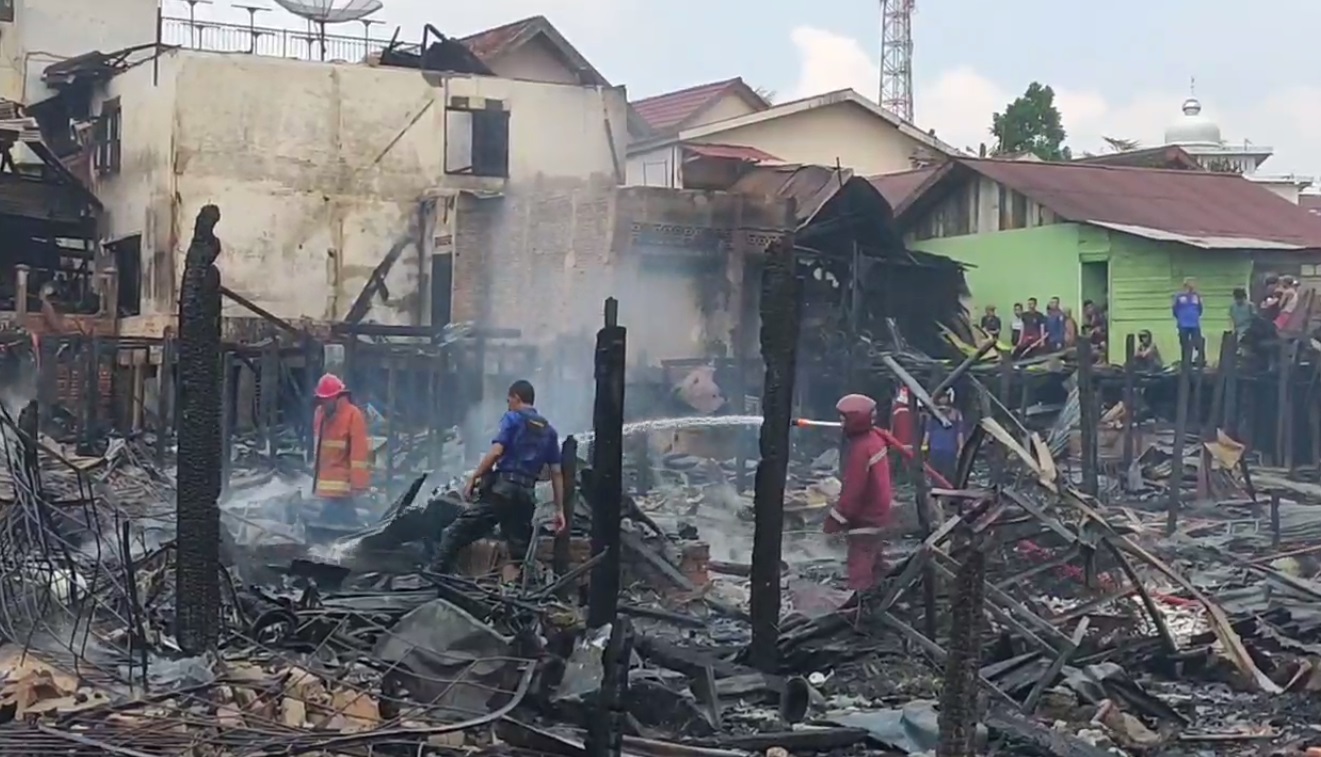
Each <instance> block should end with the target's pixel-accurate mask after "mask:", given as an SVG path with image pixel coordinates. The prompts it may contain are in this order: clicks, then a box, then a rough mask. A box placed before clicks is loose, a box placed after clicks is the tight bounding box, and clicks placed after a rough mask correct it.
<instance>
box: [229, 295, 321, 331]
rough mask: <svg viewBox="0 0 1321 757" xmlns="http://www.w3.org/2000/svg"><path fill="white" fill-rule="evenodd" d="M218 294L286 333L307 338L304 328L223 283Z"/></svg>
mask: <svg viewBox="0 0 1321 757" xmlns="http://www.w3.org/2000/svg"><path fill="white" fill-rule="evenodd" d="M220 294H222V295H224V297H225V298H226V299H229V300H232V301H233V302H235V303H237V304H238V305H240V306H242V307H244V308H246V309H248V310H251V311H252V312H253V313H255V314H257V315H258V316H260V317H261V318H262V320H264V321H266V322H267V323H269V324H271V325H272V326H275V327H276V328H278V329H280V330H281V331H284V332H286V333H288V334H292V335H293V336H295V337H298V338H299V339H307V338H308V333H307V332H306V331H304V330H302V329H300V328H298V327H297V326H295V325H293V324H292V323H290V322H288V321H286V320H285V319H283V318H281V317H280V316H278V315H276V314H275V313H272V312H271V311H269V310H267V309H266V308H264V307H262V306H261V305H258V304H257V303H255V302H253V301H252V300H250V299H248V298H247V297H244V296H243V295H241V294H239V293H238V292H235V291H234V290H232V289H230V288H229V287H227V286H225V285H223V284H222V285H220Z"/></svg>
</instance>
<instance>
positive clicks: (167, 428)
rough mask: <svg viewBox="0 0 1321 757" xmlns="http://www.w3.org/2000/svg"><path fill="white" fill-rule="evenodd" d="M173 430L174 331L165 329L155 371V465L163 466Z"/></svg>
mask: <svg viewBox="0 0 1321 757" xmlns="http://www.w3.org/2000/svg"><path fill="white" fill-rule="evenodd" d="M173 429H174V329H171V328H166V329H165V333H164V334H163V336H162V339H161V364H160V368H159V369H158V370H157V371H156V464H157V465H164V464H165V452H166V450H167V449H169V446H170V432H171V431H173Z"/></svg>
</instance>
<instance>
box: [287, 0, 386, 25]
mask: <svg viewBox="0 0 1321 757" xmlns="http://www.w3.org/2000/svg"><path fill="white" fill-rule="evenodd" d="M275 3H276V5H279V6H280V7H281V8H284V9H285V10H287V11H289V12H290V13H292V14H294V15H295V16H300V17H302V18H305V19H307V20H308V21H311V22H312V23H314V24H317V25H320V26H324V25H326V24H342V23H345V22H347V21H357V20H358V19H361V18H366V17H367V16H370V15H371V14H373V13H375V12H376V11H378V10H380V9H381V8H382V5H381V0H275Z"/></svg>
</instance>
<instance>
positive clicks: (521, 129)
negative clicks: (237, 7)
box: [98, 51, 626, 332]
mask: <svg viewBox="0 0 1321 757" xmlns="http://www.w3.org/2000/svg"><path fill="white" fill-rule="evenodd" d="M152 69H153V67H152V66H150V65H148V66H142V67H139V68H137V69H134V70H132V71H130V72H128V73H127V74H124V75H122V76H120V77H118V78H117V79H115V80H114V81H113V82H112V83H111V86H110V88H109V90H108V91H107V92H106V93H105V96H106V97H112V96H119V97H120V98H121V106H122V108H123V112H124V116H123V118H124V126H123V132H124V146H123V155H124V164H125V169H124V171H123V172H121V174H120V175H119V176H116V177H111V178H109V179H106V180H104V181H102V182H101V185H100V186H99V187H98V192H99V193H100V194H101V196H102V197H103V198H104V199H105V200H106V202H107V204H108V205H109V206H110V208H109V209H110V215H111V221H110V226H111V231H112V233H111V236H116V237H117V236H125V235H128V234H133V233H142V234H143V236H144V239H143V267H144V273H143V278H144V289H145V292H144V300H145V301H144V313H145V314H147V315H145V316H144V317H143V318H141V319H138V320H139V323H138V324H137V326H136V327H134V326H133V325H132V324H126V329H127V330H128V331H130V332H152V331H158V330H159V327H160V326H161V325H163V322H164V321H167V320H168V316H169V314H170V313H172V312H173V310H174V305H173V303H174V301H175V296H176V292H177V281H178V275H179V271H181V270H182V259H183V258H182V256H183V251H184V249H185V247H186V246H187V241H188V236H189V234H190V233H191V225H192V219H193V217H194V216H195V215H196V213H197V210H198V209H199V208H200V207H201V206H202V205H204V204H207V203H216V204H217V205H219V206H220V208H221V212H222V214H223V219H222V221H221V223H220V225H219V226H218V227H217V233H218V234H219V236H220V238H221V239H222V240H223V242H224V246H225V249H224V252H223V253H222V255H221V257H220V260H219V261H218V264H219V266H220V268H221V271H222V273H223V275H224V280H225V284H226V285H227V286H229V287H230V288H231V289H233V290H235V291H236V292H239V293H241V294H243V295H245V296H247V297H249V298H250V299H252V300H253V301H254V302H255V303H256V304H258V305H260V306H262V307H264V308H266V309H268V310H270V311H271V312H273V313H275V314H276V315H279V316H281V317H285V318H289V319H293V320H297V319H300V318H306V319H311V320H333V319H339V318H342V317H343V316H344V314H345V313H346V312H347V310H348V309H349V307H350V306H351V304H352V302H353V299H354V298H355V297H356V296H357V294H358V292H359V291H361V289H362V287H363V286H364V285H365V284H366V283H367V280H368V278H369V276H370V274H371V272H372V270H373V268H374V267H375V266H376V265H377V263H378V262H379V261H380V260H381V259H382V257H383V256H384V255H385V254H386V252H387V251H388V250H389V249H390V247H391V246H392V245H394V244H395V243H396V242H397V241H399V240H400V239H401V238H408V239H414V238H422V239H424V240H425V241H424V242H423V243H422V247H423V249H422V250H420V251H419V250H418V244H417V243H416V241H414V242H413V243H411V244H409V245H408V246H407V247H406V248H405V249H404V251H403V254H402V255H401V257H400V258H399V260H398V262H397V263H396V265H395V266H394V268H393V269H392V271H391V273H390V274H389V275H388V276H387V278H386V285H387V288H388V289H389V295H390V296H389V299H388V300H387V301H385V302H381V301H380V300H379V299H378V300H377V301H376V302H374V303H373V306H372V309H371V311H370V312H369V314H368V317H367V320H369V321H376V322H382V323H419V322H422V323H425V322H426V321H427V319H428V318H429V313H430V298H429V296H428V292H427V288H428V286H427V281H428V279H429V272H430V271H429V269H430V259H429V257H430V254H431V251H432V250H433V249H434V248H438V247H445V246H446V245H449V244H453V245H454V248H455V252H456V254H457V257H458V258H459V259H463V258H468V259H469V260H472V259H481V258H483V257H487V258H489V257H491V256H494V255H497V254H499V253H498V251H496V250H493V249H491V248H489V247H477V246H468V247H466V248H465V247H464V246H463V245H462V244H455V243H454V242H453V240H451V239H447V238H446V237H447V236H448V233H449V231H448V230H449V229H450V228H452V227H451V224H452V222H453V218H452V217H451V216H450V215H449V214H448V210H449V209H451V208H453V206H454V204H455V202H456V201H461V200H462V198H460V197H459V195H462V194H465V193H479V194H482V195H491V194H504V195H508V196H509V197H511V198H518V197H526V198H530V197H536V196H537V195H538V193H540V192H543V191H549V192H551V193H552V194H553V195H555V196H558V193H560V192H561V191H562V190H563V188H564V187H570V186H582V187H590V186H598V185H602V184H612V183H613V182H614V178H613V177H614V175H615V160H614V157H613V155H612V147H613V151H614V154H617V155H621V156H622V155H623V151H624V140H625V139H626V129H625V128H624V123H625V120H624V119H625V107H626V105H625V103H626V99H625V95H624V92H623V91H622V90H621V89H599V88H594V87H579V86H569V85H559V84H545V83H537V82H526V81H514V80H508V79H497V78H491V77H474V76H458V75H455V76H448V77H445V78H444V79H442V80H440V81H439V82H437V83H435V84H434V85H433V83H428V81H427V80H425V79H423V77H422V76H421V75H420V74H419V73H418V72H417V71H410V70H405V69H393V68H376V67H369V66H364V65H354V64H322V63H307V62H301V61H289V60H283V59H278V58H263V57H257V56H248V55H223V54H213V53H199V52H192V51H175V52H171V53H169V54H167V55H165V56H163V57H162V59H161V62H160V66H159V75H158V76H155V78H156V79H157V82H156V83H155V84H153V77H154V75H155V72H154V71H153V70H152ZM451 96H467V97H472V98H491V99H499V100H503V101H504V102H505V104H506V107H507V108H508V109H509V110H510V112H511V117H510V177H509V179H508V180H501V179H475V178H472V177H460V176H447V175H446V174H445V170H444V168H445V165H444V160H445V139H446V134H445V108H444V105H445V102H446V101H447V99H446V98H447V97H451ZM607 119H609V120H610V121H611V122H612V123H611V127H612V128H610V129H607V128H606V127H605V122H606V120H607ZM424 200H437V201H436V202H430V203H427V205H428V206H429V207H431V208H435V209H436V210H434V211H432V213H431V215H430V217H426V218H423V219H421V221H422V226H423V228H424V229H425V230H426V232H425V233H424V234H418V233H417V231H416V225H417V224H418V222H419V214H420V211H421V208H422V207H423V201H424ZM483 202H497V203H502V202H505V201H504V200H485V201H483ZM501 223H509V224H515V223H520V224H521V223H522V221H519V220H517V219H515V218H513V217H510V216H506V217H505V219H504V220H502V221H501ZM520 228H521V227H520ZM497 231H498V232H500V233H501V234H506V235H507V234H508V233H512V232H508V231H504V230H502V229H501V228H499V227H497ZM460 269H461V265H460V264H459V263H458V262H457V261H456V275H455V279H456V283H455V292H454V297H455V301H456V307H457V303H458V302H459V301H461V299H462V291H461V290H462V288H463V287H464V286H465V283H464V281H463V280H462V279H460V277H459V270H460ZM234 308H235V306H233V305H229V304H227V312H226V315H230V316H234V315H243V313H240V312H238V311H236V310H235V309H234Z"/></svg>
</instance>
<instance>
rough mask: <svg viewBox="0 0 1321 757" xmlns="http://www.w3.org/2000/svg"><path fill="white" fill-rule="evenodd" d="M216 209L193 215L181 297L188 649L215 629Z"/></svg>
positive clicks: (181, 600)
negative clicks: (195, 219) (194, 223)
mask: <svg viewBox="0 0 1321 757" xmlns="http://www.w3.org/2000/svg"><path fill="white" fill-rule="evenodd" d="M219 221H220V210H219V209H218V208H216V206H214V205H207V206H206V207H204V208H202V211H201V212H200V213H198V214H197V222H196V225H195V226H194V228H193V241H192V243H191V244H189V246H188V254H187V257H186V258H185V261H184V273H183V286H182V288H181V290H180V295H179V374H180V375H179V405H180V410H181V417H180V426H179V473H178V482H179V483H178V500H177V505H176V509H177V512H178V534H179V535H178V548H177V549H178V556H177V558H176V560H175V570H176V575H177V578H176V581H177V584H178V591H177V594H176V595H177V597H178V600H177V601H178V609H177V613H178V617H177V624H178V628H177V631H176V632H177V634H178V638H179V646H180V647H181V648H182V649H183V651H184V652H186V653H188V654H201V653H203V652H205V651H208V650H211V649H215V647H216V643H217V641H218V640H219V631H220V580H219V578H220V508H219V506H218V504H217V503H218V500H219V498H220V485H221V464H222V461H221V425H220V405H221V399H220V398H221V381H220V354H221V349H220V270H219V269H218V268H216V266H215V261H216V257H217V256H218V255H219V254H220V240H219V239H217V238H216V235H215V226H216V224H217V223H218V222H219Z"/></svg>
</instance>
